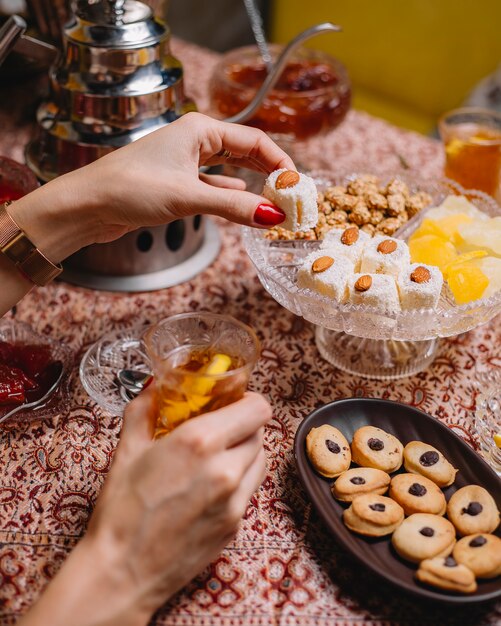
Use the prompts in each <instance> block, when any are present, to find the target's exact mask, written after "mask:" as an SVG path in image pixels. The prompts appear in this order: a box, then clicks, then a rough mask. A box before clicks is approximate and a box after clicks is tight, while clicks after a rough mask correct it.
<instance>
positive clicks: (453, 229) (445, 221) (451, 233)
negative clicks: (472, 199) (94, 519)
mask: <svg viewBox="0 0 501 626" xmlns="http://www.w3.org/2000/svg"><path fill="white" fill-rule="evenodd" d="M430 221H431V220H430ZM471 222H473V218H472V217H470V216H469V215H466V213H456V214H455V215H449V216H447V217H443V218H442V219H440V220H438V221H437V222H436V226H437V227H438V229H439V230H440V231H441V232H442V233H443V235H444V236H445V238H446V239H449V240H450V241H451V242H452V243H453V244H454V245H456V246H457V245H459V244H460V243H461V241H462V238H461V235H460V233H459V230H458V228H459V226H461V225H462V224H471Z"/></svg>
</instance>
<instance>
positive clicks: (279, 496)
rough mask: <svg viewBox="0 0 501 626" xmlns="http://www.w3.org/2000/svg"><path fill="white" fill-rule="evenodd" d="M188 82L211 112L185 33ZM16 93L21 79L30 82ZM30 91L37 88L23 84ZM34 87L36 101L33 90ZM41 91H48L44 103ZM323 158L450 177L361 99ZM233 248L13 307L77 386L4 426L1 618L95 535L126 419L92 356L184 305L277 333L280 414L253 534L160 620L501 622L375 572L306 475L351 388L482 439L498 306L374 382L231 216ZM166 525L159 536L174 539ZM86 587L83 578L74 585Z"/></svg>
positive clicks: (28, 599)
mask: <svg viewBox="0 0 501 626" xmlns="http://www.w3.org/2000/svg"><path fill="white" fill-rule="evenodd" d="M174 44H175V45H174V51H175V53H176V54H177V55H178V56H179V57H180V58H181V60H182V61H183V63H184V67H185V70H186V89H187V92H188V93H189V94H190V95H192V96H193V98H194V99H195V101H196V102H197V103H198V106H199V108H200V110H202V111H206V110H208V99H207V79H208V76H209V75H210V72H211V69H212V67H213V65H214V63H215V62H216V61H217V59H218V56H217V55H216V54H214V53H211V52H208V51H206V50H202V49H200V48H196V47H194V46H192V45H189V44H186V43H183V42H179V41H175V42H174ZM16 90H17V91H16ZM16 90H15V92H16V93H17V96H18V98H19V102H22V103H25V101H30V100H29V98H33V94H32V90H31V91H30V88H29V86H28V87H23V86H21V87H19V88H16ZM24 96H26V100H25V99H24ZM15 100H16V99H15V98H13V99H9V101H8V102H4V103H3V104H2V109H1V110H0V125H1V127H2V135H1V136H0V153H3V154H5V155H8V156H12V157H14V158H17V159H19V160H21V159H22V150H23V145H24V143H25V142H26V141H27V140H28V137H29V135H30V133H31V132H32V129H33V126H32V124H30V123H28V122H27V120H29V119H30V115H31V113H32V111H33V106H29V105H28V104H26V105H25V104H23V105H22V106H20V105H19V103H17V104H16V101H15ZM31 102H33V101H32V100H31ZM302 158H303V159H306V160H307V162H308V163H309V164H310V166H311V167H321V168H326V169H331V170H336V169H339V168H342V169H343V170H347V169H353V171H360V170H361V169H365V170H367V169H368V168H370V170H371V171H375V172H379V173H388V172H394V171H399V170H400V168H402V162H404V163H405V164H407V165H408V166H409V167H410V168H411V169H412V170H413V171H414V170H415V171H417V172H419V173H420V174H421V175H424V176H434V175H439V174H440V172H441V167H442V155H441V150H440V146H439V144H438V143H437V142H436V141H434V140H432V139H429V138H425V137H423V136H420V135H417V134H414V133H412V132H409V131H404V130H402V129H398V128H396V127H394V126H392V125H390V124H388V123H386V122H384V121H382V120H379V119H375V118H373V117H371V116H369V115H367V114H364V113H361V112H356V111H352V112H351V113H350V114H349V115H348V118H347V120H346V121H345V122H344V124H343V125H342V126H341V127H340V128H339V129H337V130H335V131H333V132H332V133H330V134H327V135H325V136H323V137H321V138H319V139H316V140H314V141H311V142H310V144H309V145H308V146H307V148H306V150H305V151H304V153H303V155H302ZM218 226H219V228H220V232H221V235H222V241H223V246H222V250H221V253H220V255H219V257H218V259H217V260H216V262H215V263H214V264H213V265H212V266H211V267H209V268H208V269H207V270H205V271H204V272H203V273H201V274H200V275H199V276H197V277H196V278H195V279H193V280H192V281H190V282H188V283H185V284H183V285H179V286H176V287H173V288H170V289H165V290H161V291H157V292H154V293H139V294H117V293H110V292H98V291H91V290H87V289H83V288H79V287H74V286H71V285H68V284H66V283H61V282H60V283H55V284H52V285H50V286H49V287H47V288H45V289H34V290H33V291H32V292H31V293H30V294H29V295H28V296H27V297H26V298H25V299H24V300H23V301H22V302H21V303H20V304H19V305H18V306H17V307H16V309H15V310H14V311H13V313H12V314H11V316H12V317H14V318H15V319H16V320H20V321H24V322H27V323H29V324H31V325H32V326H33V328H34V329H36V330H37V331H39V332H42V333H44V334H47V335H50V336H51V337H55V338H57V339H59V340H60V341H62V342H64V343H66V344H67V345H68V346H70V347H71V348H72V349H73V351H74V354H75V365H74V368H73V371H72V374H71V381H70V382H71V396H70V398H69V400H68V403H67V406H66V407H65V409H64V410H62V411H61V413H60V414H59V415H57V416H53V417H48V418H46V419H42V420H37V421H31V422H27V423H13V424H9V425H5V426H4V427H2V428H1V430H0V459H1V464H2V473H1V482H0V624H2V625H3V624H5V625H7V624H13V623H15V621H16V619H18V617H19V615H21V614H22V613H23V612H25V611H26V610H27V609H28V607H29V606H30V604H31V603H32V602H33V601H34V600H35V599H36V597H37V596H38V595H39V594H40V592H41V591H42V590H43V587H44V586H45V585H46V584H47V583H48V581H49V580H50V578H51V577H52V576H53V575H54V573H55V572H56V571H57V569H58V567H59V566H60V565H61V563H62V561H63V560H64V559H65V557H66V556H67V555H68V553H69V551H70V550H71V548H72V547H73V546H74V545H75V543H76V542H77V541H78V539H79V538H80V537H81V536H82V534H83V533H84V532H85V528H86V525H87V523H88V520H89V517H90V515H91V513H92V509H93V506H94V503H95V501H96V498H97V496H98V494H99V490H100V488H101V485H102V483H103V481H104V479H105V478H106V474H107V472H108V471H109V468H110V464H111V462H112V458H113V451H114V449H115V446H116V444H117V440H118V437H119V434H120V428H121V423H122V419H121V417H120V416H112V415H108V414H106V413H104V412H103V411H102V410H101V409H100V408H99V407H98V406H96V404H95V403H93V402H92V401H91V400H90V399H89V397H88V396H87V395H86V393H85V392H84V390H83V389H82V386H81V384H80V381H79V378H78V363H79V360H80V359H81V357H82V355H83V353H84V352H85V350H86V349H87V347H88V346H89V345H91V344H92V343H93V342H94V341H96V340H97V339H99V337H101V335H103V334H104V333H106V332H108V331H110V330H112V329H114V328H123V327H127V326H136V325H143V324H149V323H152V322H155V321H157V320H159V319H161V318H163V317H166V316H168V315H170V314H174V313H179V312H182V311H190V310H192V311H195V310H210V311H214V312H224V313H229V314H232V315H234V316H236V317H238V318H239V319H241V320H242V321H244V322H246V323H248V324H250V325H251V326H253V327H254V328H255V329H256V331H257V332H258V334H259V336H260V339H261V341H262V343H263V353H262V357H261V359H260V361H259V363H258V366H257V368H256V371H255V373H254V376H253V379H252V388H253V389H255V390H257V391H259V392H261V393H263V394H264V395H266V396H267V397H268V398H269V399H270V401H271V402H272V404H273V406H274V418H273V420H272V422H271V424H270V425H269V427H268V428H267V430H266V435H265V438H266V451H267V458H268V474H267V477H266V480H265V481H264V483H263V485H262V487H261V488H260V489H259V491H258V492H257V493H256V494H255V495H254V496H253V498H252V501H251V503H250V505H249V507H248V510H247V514H246V517H245V519H244V520H243V522H242V526H241V529H240V531H239V533H238V536H237V537H236V539H235V540H234V541H233V543H232V544H230V545H229V546H228V547H227V548H226V549H225V550H224V551H223V553H222V554H221V555H220V557H219V558H218V559H217V561H216V562H215V563H213V564H212V565H211V566H210V567H208V568H207V569H206V571H205V572H203V573H202V575H201V576H199V577H198V578H197V579H196V580H194V581H193V582H192V583H191V584H190V585H189V586H188V587H187V588H186V589H184V590H183V591H182V592H180V593H179V594H178V595H177V596H176V597H175V598H174V599H172V601H171V602H170V603H169V604H167V605H166V606H165V607H163V608H162V609H160V610H159V611H158V612H157V614H156V615H155V616H154V618H153V619H152V624H155V625H158V626H160V625H162V626H167V625H169V626H180V625H183V626H184V625H186V626H208V625H216V624H217V625H221V626H223V625H224V626H230V625H231V626H238V625H249V626H250V625H253V626H313V625H314V626H324V625H325V626H345V625H346V626H348V625H349V626H361V625H371V626H376V625H377V626H383V625H384V626H386V625H392V624H395V625H396V624H398V625H402V626H403V625H407V624H443V625H452V624H459V623H461V624H470V623H471V624H477V625H480V624H483V625H487V624H492V625H494V624H499V623H501V606H500V605H499V604H498V605H497V606H495V605H492V604H491V605H486V606H480V607H473V608H468V609H461V610H459V611H458V610H453V609H452V608H446V607H436V606H433V605H427V604H426V603H423V602H422V601H416V600H413V599H412V598H410V597H407V596H405V595H403V594H401V593H400V592H398V590H395V589H394V588H392V587H390V586H389V585H386V584H385V583H383V582H381V581H379V580H377V579H375V578H374V577H373V576H372V575H371V574H370V573H369V572H368V571H366V570H365V569H364V568H363V567H361V566H360V565H359V564H356V563H355V562H354V561H353V560H352V559H351V557H350V556H349V555H347V554H346V553H345V552H344V551H343V550H342V549H341V548H340V547H339V546H338V545H337V544H336V541H335V540H334V538H333V537H331V536H330V535H329V534H328V532H327V531H326V529H325V527H324V526H323V525H322V523H321V521H320V519H319V518H318V516H317V515H316V513H315V511H314V510H313V508H312V506H311V504H310V502H309V501H308V498H307V496H306V494H305V492H304V491H303V489H302V487H301V486H300V485H299V481H298V476H297V473H296V470H295V467H294V461H293V456H292V442H293V438H294V434H295V431H296V429H297V427H298V425H299V423H300V422H301V420H302V419H303V418H304V417H305V416H306V415H307V414H308V413H309V412H310V411H311V410H312V409H314V408H315V407H317V406H319V405H321V404H323V403H325V402H329V401H331V400H335V399H339V398H344V397H350V396H360V397H366V396H376V397H382V398H390V399H392V400H399V401H402V402H405V403H408V404H411V405H413V406H416V407H419V408H420V409H423V410H424V411H427V412H428V413H431V414H432V415H434V416H436V417H437V418H438V419H440V420H441V421H443V422H445V423H446V424H448V425H449V426H450V427H451V428H453V429H454V430H455V431H456V432H457V433H458V434H460V435H461V436H462V437H464V438H465V440H466V441H468V442H469V443H471V444H472V445H475V442H474V438H473V437H472V435H471V432H470V422H469V420H470V418H471V415H472V411H473V410H474V409H475V399H476V396H477V394H478V389H477V387H476V386H475V384H474V381H475V375H476V373H477V372H478V371H480V370H482V371H484V370H492V369H499V370H501V325H500V323H499V318H498V319H495V320H493V321H491V323H490V324H487V325H485V326H483V327H481V328H478V329H476V330H475V331H472V332H470V333H468V334H466V335H463V336H459V337H456V338H453V339H449V340H447V341H444V342H443V343H442V344H441V350H440V353H439V356H438V357H437V359H436V360H435V362H434V363H433V365H432V366H431V367H430V368H429V369H428V370H427V371H425V372H422V373H421V374H418V375H416V376H414V377H412V378H408V379H403V380H400V381H397V382H391V383H382V382H376V381H368V380H364V379H361V378H357V377H355V376H352V375H349V374H345V373H343V372H340V371H338V370H335V369H333V368H332V366H330V365H329V364H328V363H326V362H325V361H323V360H322V359H321V358H320V356H319V354H318V351H317V349H316V347H315V342H314V332H313V328H312V326H311V325H310V324H308V323H306V322H304V321H303V320H302V319H300V318H297V317H295V316H294V315H292V314H291V313H289V312H288V311H285V310H284V309H282V308H281V307H280V306H279V305H278V304H277V303H276V302H275V301H274V300H272V298H271V297H270V296H269V295H268V294H267V293H266V292H265V291H264V289H263V288H262V287H261V285H260V283H259V281H258V279H257V277H256V274H255V272H254V270H253V268H252V265H251V263H250V262H249V260H248V259H247V257H246V254H245V252H244V250H243V248H242V245H241V239H240V231H239V227H237V226H234V225H230V224H227V223H223V222H221V221H218ZM161 540H162V539H161V537H159V541H161ZM75 584H78V581H75Z"/></svg>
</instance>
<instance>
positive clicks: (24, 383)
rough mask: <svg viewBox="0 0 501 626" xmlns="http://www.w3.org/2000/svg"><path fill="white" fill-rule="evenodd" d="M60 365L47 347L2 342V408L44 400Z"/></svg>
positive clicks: (0, 403) (0, 387) (0, 401)
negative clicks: (39, 398) (38, 399)
mask: <svg viewBox="0 0 501 626" xmlns="http://www.w3.org/2000/svg"><path fill="white" fill-rule="evenodd" d="M60 367H61V364H60V363H59V362H54V361H53V360H52V357H51V352H50V349H49V347H48V346H43V345H40V346H39V345H31V344H22V343H8V342H6V341H2V342H0V405H4V404H23V403H24V402H31V401H33V400H36V399H37V398H38V397H42V396H43V395H45V393H46V392H47V391H48V390H49V388H50V387H51V386H52V384H53V382H54V381H55V377H56V378H57V372H58V371H59V370H60Z"/></svg>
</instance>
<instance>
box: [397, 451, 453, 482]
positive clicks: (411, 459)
mask: <svg viewBox="0 0 501 626" xmlns="http://www.w3.org/2000/svg"><path fill="white" fill-rule="evenodd" d="M404 467H405V469H406V470H407V471H408V472H411V473H413V474H421V476H425V477H426V478H429V479H430V480H432V481H433V482H434V483H435V484H437V485H438V486H439V487H448V486H449V485H452V483H453V482H454V479H455V478H456V473H457V469H456V468H455V467H453V466H452V465H451V464H450V463H449V461H448V460H447V459H446V458H445V457H444V455H443V454H442V453H441V452H439V451H438V450H437V449H436V448H434V447H433V446H430V445H428V444H427V443H423V442H422V441H411V442H410V443H408V444H407V445H406V446H405V448H404Z"/></svg>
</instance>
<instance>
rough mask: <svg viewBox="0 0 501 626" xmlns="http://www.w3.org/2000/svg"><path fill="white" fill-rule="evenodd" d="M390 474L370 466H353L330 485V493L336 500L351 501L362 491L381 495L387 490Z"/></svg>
mask: <svg viewBox="0 0 501 626" xmlns="http://www.w3.org/2000/svg"><path fill="white" fill-rule="evenodd" d="M389 484H390V476H389V475H388V474H387V473H386V472H383V471H382V470H378V469H374V468H372V467H353V468H352V469H349V470H347V471H346V472H343V473H342V474H341V476H339V478H338V479H337V480H336V482H335V483H334V484H333V485H332V494H333V496H334V497H335V498H336V499H337V500H342V501H343V502H351V501H352V500H354V499H355V498H356V497H357V496H360V495H362V494H364V493H375V494H378V495H381V496H382V495H383V494H384V493H386V492H387V491H388V486H389Z"/></svg>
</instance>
